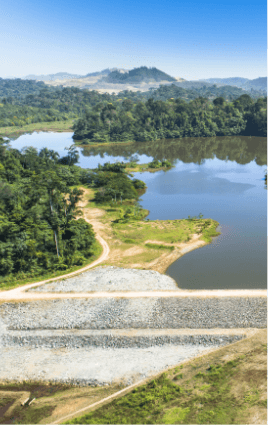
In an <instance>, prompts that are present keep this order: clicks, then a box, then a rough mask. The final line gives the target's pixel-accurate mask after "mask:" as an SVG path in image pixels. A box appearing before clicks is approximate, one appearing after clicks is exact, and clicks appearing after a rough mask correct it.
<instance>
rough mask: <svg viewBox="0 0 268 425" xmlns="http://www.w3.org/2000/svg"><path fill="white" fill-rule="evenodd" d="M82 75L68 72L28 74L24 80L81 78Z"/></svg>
mask: <svg viewBox="0 0 268 425" xmlns="http://www.w3.org/2000/svg"><path fill="white" fill-rule="evenodd" d="M81 77H82V75H78V74H69V73H68V72H57V74H48V75H34V74H31V75H26V77H24V78H23V80H36V81H55V80H66V79H72V78H81Z"/></svg>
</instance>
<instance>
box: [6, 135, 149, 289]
mask: <svg viewBox="0 0 268 425" xmlns="http://www.w3.org/2000/svg"><path fill="white" fill-rule="evenodd" d="M78 158H79V155H78V153H77V150H76V148H75V147H74V146H72V147H70V148H69V149H68V150H67V155H66V156H65V157H62V158H59V155H58V154H57V152H55V151H53V150H48V149H47V148H43V149H41V150H40V152H39V153H38V151H37V149H35V148H32V147H28V148H24V149H23V150H22V151H21V152H20V151H18V150H16V149H12V148H10V147H9V144H8V141H4V140H3V139H0V159H1V160H0V275H1V276H2V277H12V276H13V277H14V276H15V277H16V278H17V279H20V278H25V277H35V276H41V275H42V274H44V273H47V272H49V271H57V270H66V269H68V268H70V267H72V266H74V265H82V264H83V263H84V262H85V261H86V260H88V259H90V257H92V255H93V254H94V249H95V248H94V247H95V236H94V232H93V229H92V226H91V225H90V224H88V223H87V222H86V221H85V220H84V219H83V218H79V215H81V212H80V213H79V210H78V209H77V205H78V201H79V199H80V197H81V194H82V192H81V190H79V189H77V188H76V187H73V186H77V185H81V184H84V185H87V186H90V187H93V188H96V199H95V201H96V202H107V201H110V200H112V199H115V198H116V197H117V199H121V202H122V201H123V200H124V199H137V198H138V193H137V189H138V188H140V187H142V186H143V182H140V181H139V180H137V179H134V180H131V179H130V178H129V177H128V175H127V174H126V172H125V167H124V166H122V165H120V164H119V166H114V165H112V166H110V165H109V164H106V165H105V166H102V167H100V168H99V169H96V170H87V169H81V168H80V167H78V166H76V165H75V164H76V163H77V162H78ZM76 218H78V219H76ZM0 286H1V283H0Z"/></svg>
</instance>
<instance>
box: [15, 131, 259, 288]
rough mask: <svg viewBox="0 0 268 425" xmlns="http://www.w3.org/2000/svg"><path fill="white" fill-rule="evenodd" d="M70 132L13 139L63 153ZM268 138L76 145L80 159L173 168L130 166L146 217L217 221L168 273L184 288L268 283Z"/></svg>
mask: <svg viewBox="0 0 268 425" xmlns="http://www.w3.org/2000/svg"><path fill="white" fill-rule="evenodd" d="M71 136H72V133H33V134H24V135H22V136H20V137H19V138H17V139H16V140H12V141H11V146H12V147H14V148H16V149H21V148H23V147H25V146H33V147H36V148H38V149H41V148H42V147H47V148H49V149H54V150H56V151H57V152H59V154H60V155H61V156H63V155H66V151H65V150H64V148H65V147H68V146H70V145H71V144H72V142H73V141H72V138H71ZM266 143H267V141H266V138H260V137H252V138H251V137H240V136H235V137H213V138H187V139H177V140H175V139H173V140H166V141H165V140H163V141H157V142H150V143H135V144H132V145H122V146H120V145H114V146H106V147H105V146H103V147H102V146H100V147H85V148H81V149H80V148H79V153H80V159H79V164H78V165H80V166H81V167H83V168H95V167H97V165H98V164H99V163H100V164H104V163H105V162H108V161H110V162H116V161H126V160H127V158H129V157H130V156H131V155H136V156H137V158H138V159H139V162H140V163H144V162H148V161H150V160H152V159H153V158H156V159H159V160H161V159H164V158H166V159H168V160H170V161H171V162H172V163H173V165H174V168H172V169H171V170H169V171H167V172H164V171H159V172H157V173H148V172H146V173H136V176H135V177H138V178H140V179H142V180H143V181H145V183H146V185H147V187H148V189H147V190H146V193H145V194H144V195H142V196H141V199H140V204H141V206H142V207H143V208H146V209H148V210H149V211H150V214H149V216H148V218H149V219H152V220H156V219H159V220H168V219H181V218H187V217H188V216H197V215H198V214H199V213H202V214H203V216H204V218H212V219H214V220H216V221H218V222H219V223H220V226H219V231H220V232H221V235H220V236H218V237H216V238H214V240H213V242H212V243H211V244H210V245H207V246H205V247H203V248H201V249H197V250H195V251H192V252H190V253H187V254H186V255H184V256H183V257H181V258H180V259H179V260H177V261H175V262H174V263H173V264H172V265H171V266H170V267H169V268H168V270H167V272H166V274H168V275H169V276H171V277H173V278H174V279H175V280H176V282H177V283H178V286H179V287H180V288H184V289H250V288H252V289H264V288H266V286H267V266H266V264H267V239H266V237H267V191H266V189H265V185H264V180H263V178H264V174H265V170H266V168H267V165H266V164H267V152H266V146H267V145H266Z"/></svg>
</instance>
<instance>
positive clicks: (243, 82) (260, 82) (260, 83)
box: [198, 77, 267, 92]
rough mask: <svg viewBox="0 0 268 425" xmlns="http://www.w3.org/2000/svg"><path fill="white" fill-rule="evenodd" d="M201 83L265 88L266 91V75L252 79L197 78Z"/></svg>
mask: <svg viewBox="0 0 268 425" xmlns="http://www.w3.org/2000/svg"><path fill="white" fill-rule="evenodd" d="M198 81H199V82H200V83H201V84H202V82H206V83H209V84H216V85H217V86H225V85H228V86H236V87H240V88H242V89H244V90H250V89H254V90H265V91H266V92H267V77H259V78H255V79H254V80H250V79H249V78H241V77H232V78H208V79H206V80H205V79H204V80H198Z"/></svg>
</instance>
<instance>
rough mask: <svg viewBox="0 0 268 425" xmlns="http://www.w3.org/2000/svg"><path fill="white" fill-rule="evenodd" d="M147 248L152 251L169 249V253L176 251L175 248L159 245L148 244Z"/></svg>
mask: <svg viewBox="0 0 268 425" xmlns="http://www.w3.org/2000/svg"><path fill="white" fill-rule="evenodd" d="M145 246H146V247H147V248H152V249H168V250H169V251H174V249H175V247H174V246H168V245H162V244H157V243H146V244H145Z"/></svg>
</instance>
